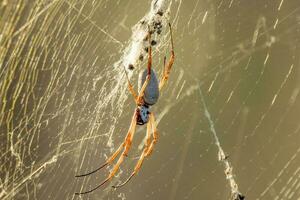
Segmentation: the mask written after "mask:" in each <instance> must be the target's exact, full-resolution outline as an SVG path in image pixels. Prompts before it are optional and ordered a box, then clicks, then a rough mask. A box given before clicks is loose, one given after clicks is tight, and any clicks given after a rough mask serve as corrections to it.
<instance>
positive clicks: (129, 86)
mask: <svg viewBox="0 0 300 200" xmlns="http://www.w3.org/2000/svg"><path fill="white" fill-rule="evenodd" d="M124 71H125V75H126V79H127V83H128V89H129V91H130V93H131V94H132V96H133V98H134V101H135V103H136V104H137V103H138V102H137V100H138V96H137V94H136V92H135V91H134V88H133V85H132V84H131V82H130V80H129V77H128V74H127V71H126V69H125V67H124Z"/></svg>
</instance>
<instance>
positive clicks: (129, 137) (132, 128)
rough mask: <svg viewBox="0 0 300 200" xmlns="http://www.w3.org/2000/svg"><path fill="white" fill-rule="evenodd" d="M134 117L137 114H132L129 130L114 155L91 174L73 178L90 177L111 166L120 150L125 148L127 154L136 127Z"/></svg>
mask: <svg viewBox="0 0 300 200" xmlns="http://www.w3.org/2000/svg"><path fill="white" fill-rule="evenodd" d="M136 117H137V113H136V112H134V115H133V117H132V120H131V124H130V127H129V130H128V132H127V135H126V137H125V140H124V142H123V143H122V144H121V145H120V146H119V148H118V149H117V150H116V151H115V153H113V155H112V156H110V157H109V158H108V159H107V160H106V162H105V163H104V164H103V165H101V166H100V167H99V168H97V169H95V170H93V171H91V172H88V173H86V174H81V175H76V176H75V177H83V176H88V175H90V174H93V173H95V172H97V171H99V170H100V169H102V168H103V167H105V166H107V165H108V164H111V163H112V162H113V161H114V160H115V159H116V157H117V156H118V155H119V154H120V152H121V150H122V149H123V148H125V149H124V151H125V150H126V151H125V153H126V154H127V153H128V150H129V148H130V145H131V140H132V137H133V134H134V132H135V127H136Z"/></svg>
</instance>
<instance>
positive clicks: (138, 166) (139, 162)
mask: <svg viewBox="0 0 300 200" xmlns="http://www.w3.org/2000/svg"><path fill="white" fill-rule="evenodd" d="M151 128H152V122H151V121H149V122H148V123H147V138H146V141H145V147H144V150H143V153H142V154H141V156H140V158H139V160H138V162H137V164H136V166H135V168H134V171H133V172H132V173H131V175H130V176H129V177H128V178H127V180H126V181H124V182H123V183H121V184H119V185H116V186H112V187H113V188H119V187H122V186H124V185H125V184H126V183H128V182H129V181H130V179H131V178H132V177H133V176H134V175H135V174H136V173H137V172H138V171H139V169H140V168H141V166H142V164H143V161H144V159H145V157H146V156H147V152H148V150H149V147H150V145H151V139H150V137H151Z"/></svg>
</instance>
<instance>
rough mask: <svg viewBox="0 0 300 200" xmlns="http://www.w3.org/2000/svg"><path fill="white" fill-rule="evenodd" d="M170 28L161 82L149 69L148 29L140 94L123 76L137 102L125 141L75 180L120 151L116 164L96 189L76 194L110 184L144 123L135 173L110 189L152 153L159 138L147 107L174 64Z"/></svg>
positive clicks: (150, 55) (153, 102)
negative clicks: (146, 60)
mask: <svg viewBox="0 0 300 200" xmlns="http://www.w3.org/2000/svg"><path fill="white" fill-rule="evenodd" d="M169 27H170V33H171V47H172V50H171V57H170V60H169V62H168V63H167V64H166V63H165V60H166V59H164V69H163V73H162V77H161V79H160V81H158V79H157V76H156V74H155V72H154V70H153V69H152V68H151V67H152V54H151V31H150V28H149V31H148V40H149V47H148V66H147V69H145V70H144V71H142V72H141V74H140V76H139V93H138V94H136V92H135V90H134V88H133V85H132V84H131V83H130V81H129V78H128V76H127V73H126V70H125V74H126V77H127V81H128V88H129V91H130V93H131V94H132V96H133V98H134V101H135V103H136V109H135V112H134V114H133V117H132V120H131V124H130V127H129V130H128V132H127V135H126V137H125V139H124V141H123V142H122V144H121V145H120V146H119V147H118V148H117V150H116V151H115V152H114V153H113V154H112V155H111V156H110V157H109V158H108V159H107V160H106V162H105V163H104V164H103V165H101V166H100V167H99V168H97V169H95V170H94V171H92V172H89V173H86V174H82V175H78V176H76V177H82V176H87V175H90V174H93V173H95V172H96V171H98V170H100V169H101V168H103V167H105V166H107V165H109V164H111V163H112V162H113V161H114V160H115V159H116V158H117V157H118V156H119V154H120V153H121V152H122V153H121V155H120V157H119V159H118V161H117V162H116V164H115V165H114V166H113V168H112V170H111V172H110V173H109V175H108V177H107V178H106V179H105V180H104V181H103V182H102V183H100V184H99V185H98V186H97V187H95V188H93V189H91V190H89V191H86V192H79V193H75V194H77V195H79V194H87V193H90V192H92V191H94V190H96V189H97V188H99V187H101V186H102V185H103V184H105V183H106V182H108V181H110V180H111V179H112V178H113V177H114V175H115V174H116V173H117V171H118V169H119V167H120V165H121V164H122V162H123V161H124V158H125V157H126V156H127V155H128V152H129V149H130V147H131V144H132V140H133V136H134V133H135V128H136V125H144V124H147V135H146V140H145V146H144V149H143V152H142V154H141V156H140V159H139V160H138V162H137V164H136V166H135V168H134V171H133V172H132V174H131V175H130V176H129V178H128V179H127V180H126V181H125V182H123V183H122V184H120V185H117V186H113V187H114V188H118V187H121V186H123V185H125V184H126V183H127V182H128V181H129V180H130V179H131V178H132V177H133V176H134V175H135V174H136V173H137V172H138V171H139V169H140V168H141V166H142V164H143V161H144V159H145V158H146V157H148V156H149V155H150V154H151V152H152V150H153V147H154V145H155V143H156V142H157V139H158V132H157V129H156V123H155V118H154V114H153V113H152V112H150V111H149V108H150V106H152V105H154V104H155V103H156V102H157V100H158V97H159V93H160V90H161V89H162V87H163V86H164V84H165V83H166V81H167V80H168V77H169V74H170V71H171V68H172V65H173V62H174V58H175V54H174V47H173V38H172V30H171V25H170V24H169ZM151 133H152V139H151Z"/></svg>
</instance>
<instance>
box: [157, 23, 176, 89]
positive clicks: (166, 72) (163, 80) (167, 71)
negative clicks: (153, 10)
mask: <svg viewBox="0 0 300 200" xmlns="http://www.w3.org/2000/svg"><path fill="white" fill-rule="evenodd" d="M169 27H170V35H171V57H170V59H169V61H168V64H167V66H165V65H164V71H163V77H162V78H161V80H160V82H159V90H161V89H162V87H163V86H164V85H165V83H166V81H167V80H168V78H169V75H170V72H171V69H172V66H173V63H174V59H175V53H174V44H173V36H172V28H171V24H170V23H169Z"/></svg>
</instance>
